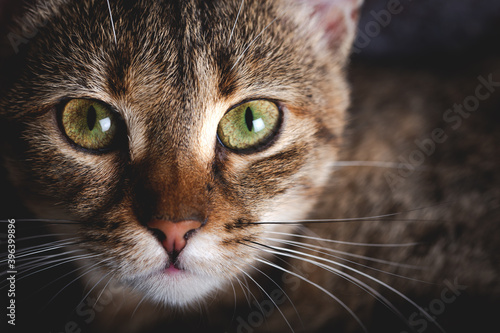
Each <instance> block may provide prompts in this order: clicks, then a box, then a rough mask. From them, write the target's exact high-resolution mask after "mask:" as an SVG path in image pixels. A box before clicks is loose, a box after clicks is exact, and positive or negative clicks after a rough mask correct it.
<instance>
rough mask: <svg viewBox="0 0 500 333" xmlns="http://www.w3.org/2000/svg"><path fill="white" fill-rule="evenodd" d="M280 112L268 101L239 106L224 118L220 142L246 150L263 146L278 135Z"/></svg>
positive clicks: (220, 129)
mask: <svg viewBox="0 0 500 333" xmlns="http://www.w3.org/2000/svg"><path fill="white" fill-rule="evenodd" d="M279 122H280V112H279V109H278V107H277V106H276V104H274V103H272V102H270V101H266V100H263V99H262V100H255V101H250V102H247V103H244V104H241V105H238V106H237V107H235V108H234V109H232V110H230V111H229V112H228V113H226V114H225V115H224V117H222V119H221V121H220V122H219V127H218V128H217V134H218V136H219V139H220V141H221V142H222V143H223V144H224V145H225V146H226V147H228V148H230V149H234V150H244V149H249V148H257V147H258V146H262V145H264V144H265V143H267V142H269V140H270V139H271V138H272V137H273V136H274V135H275V134H276V132H277V130H278V127H279Z"/></svg>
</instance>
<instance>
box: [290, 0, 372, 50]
mask: <svg viewBox="0 0 500 333" xmlns="http://www.w3.org/2000/svg"><path fill="white" fill-rule="evenodd" d="M295 1H299V2H301V3H304V4H306V5H308V6H310V7H311V8H312V13H311V15H312V16H313V17H312V19H313V20H314V21H315V22H316V25H317V28H318V29H321V30H322V31H323V32H324V37H325V38H326V41H327V43H328V45H329V46H330V47H331V48H332V49H333V50H334V51H335V52H336V53H338V54H339V56H341V57H343V59H346V58H347V57H348V55H349V53H350V51H351V46H352V43H353V42H354V37H355V36H356V27H357V23H358V16H359V11H360V7H361V5H362V4H363V0H295Z"/></svg>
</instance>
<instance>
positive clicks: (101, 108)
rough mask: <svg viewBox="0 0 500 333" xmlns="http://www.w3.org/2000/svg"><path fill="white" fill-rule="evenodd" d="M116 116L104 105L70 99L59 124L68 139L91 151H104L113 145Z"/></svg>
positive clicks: (88, 100)
mask: <svg viewBox="0 0 500 333" xmlns="http://www.w3.org/2000/svg"><path fill="white" fill-rule="evenodd" d="M117 122H118V117H117V115H116V114H115V113H114V112H113V111H111V110H110V109H109V107H108V106H106V105H105V104H103V103H101V102H99V101H95V100H90V99H72V100H70V101H69V102H68V103H67V104H66V106H65V107H64V109H63V111H62V114H61V124H62V127H63V129H64V132H65V133H66V135H67V136H68V138H69V139H70V140H71V141H73V142H74V143H75V144H77V145H79V146H81V147H83V148H86V149H91V150H104V149H106V148H109V147H110V146H111V144H112V143H113V140H114V138H115V135H116V132H117Z"/></svg>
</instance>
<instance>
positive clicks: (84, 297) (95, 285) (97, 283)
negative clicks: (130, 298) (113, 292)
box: [73, 271, 116, 311]
mask: <svg viewBox="0 0 500 333" xmlns="http://www.w3.org/2000/svg"><path fill="white" fill-rule="evenodd" d="M111 273H112V271H110V272H109V273H107V274H105V275H103V276H102V277H101V278H100V279H99V281H97V282H96V283H95V284H94V286H93V287H92V288H91V289H90V290H89V291H88V292H87V293H86V294H85V296H83V298H82V300H81V301H80V302H78V305H77V306H76V308H74V309H73V311H76V309H77V308H78V306H79V305H80V304H81V303H82V302H83V301H84V300H85V299H86V298H87V297H88V296H89V295H90V293H91V292H92V290H94V289H95V287H97V286H98V285H99V283H101V281H102V280H104V279H105V278H106V276H108V275H109V274H111ZM115 274H116V273H115ZM108 283H109V280H108ZM107 285H108V284H107V283H106V286H107ZM95 304H97V301H96V303H95ZM95 304H94V306H95Z"/></svg>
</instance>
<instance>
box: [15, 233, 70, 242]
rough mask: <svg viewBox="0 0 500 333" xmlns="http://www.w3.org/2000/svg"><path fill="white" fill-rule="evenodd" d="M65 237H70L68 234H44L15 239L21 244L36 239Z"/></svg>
mask: <svg viewBox="0 0 500 333" xmlns="http://www.w3.org/2000/svg"><path fill="white" fill-rule="evenodd" d="M67 235H72V234H70V233H64V234H44V235H36V236H30V237H22V238H17V239H16V243H17V242H22V241H26V240H30V239H38V238H45V237H57V236H67ZM65 240H66V239H65Z"/></svg>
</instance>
